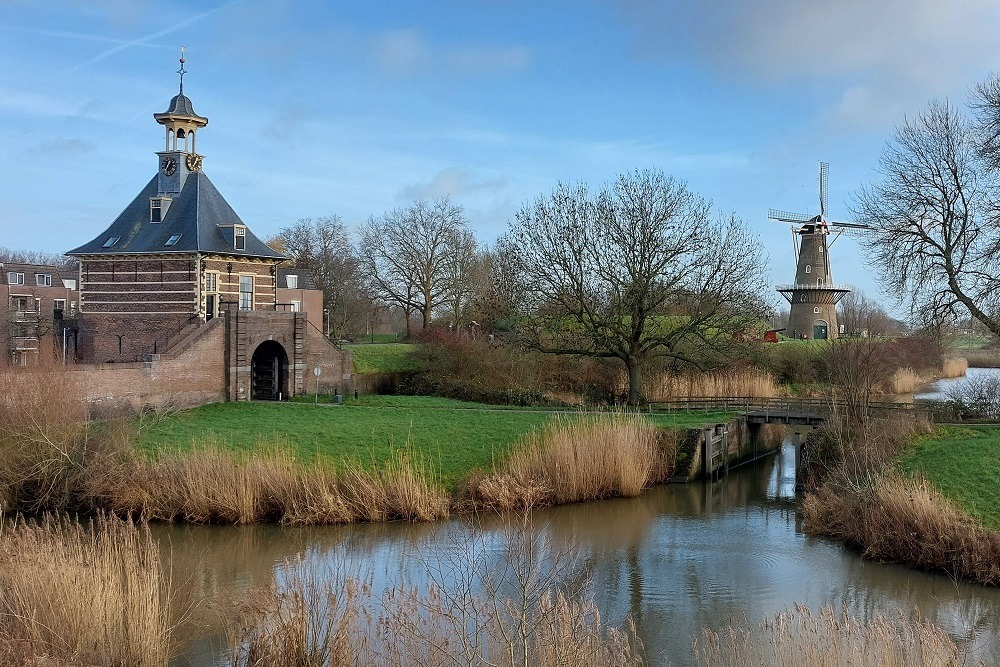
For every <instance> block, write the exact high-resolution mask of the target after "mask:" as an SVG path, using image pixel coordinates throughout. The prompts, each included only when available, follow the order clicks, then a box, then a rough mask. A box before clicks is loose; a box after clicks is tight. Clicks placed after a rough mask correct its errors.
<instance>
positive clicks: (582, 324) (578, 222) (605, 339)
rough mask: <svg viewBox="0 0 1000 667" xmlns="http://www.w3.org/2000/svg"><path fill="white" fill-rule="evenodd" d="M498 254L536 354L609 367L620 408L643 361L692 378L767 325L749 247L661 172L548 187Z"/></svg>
mask: <svg viewBox="0 0 1000 667" xmlns="http://www.w3.org/2000/svg"><path fill="white" fill-rule="evenodd" d="M503 245H504V247H505V248H507V249H508V250H509V251H510V252H511V253H512V254H513V256H514V259H515V261H516V267H517V270H518V273H519V275H520V279H521V288H520V290H521V291H522V293H523V294H524V295H525V297H526V298H525V300H524V302H523V304H522V306H523V310H522V313H523V319H522V327H521V331H522V332H523V333H526V334H527V335H528V338H529V340H530V342H531V343H532V344H533V345H534V346H535V347H537V348H538V349H540V350H542V351H544V352H552V353H556V354H574V355H583V356H590V357H609V358H616V359H620V360H621V361H622V363H623V364H624V365H625V367H626V368H627V369H628V379H629V398H628V400H629V402H630V403H632V404H637V403H639V402H640V401H641V400H642V396H643V387H642V367H643V364H644V363H645V362H646V361H647V360H649V359H651V358H654V357H669V358H671V359H673V360H675V362H677V363H681V364H693V365H695V366H698V367H703V366H704V365H705V363H706V361H707V360H708V359H709V357H710V356H712V355H713V354H718V353H720V352H725V351H726V350H728V349H731V348H732V347H733V345H734V344H735V341H736V339H737V338H739V337H740V335H741V334H743V333H744V332H746V331H747V330H748V329H749V328H751V327H758V326H759V324H760V322H761V321H763V320H765V319H766V316H767V314H768V312H769V310H770V309H769V308H768V307H767V305H766V304H765V303H764V302H763V298H762V296H763V295H764V294H765V293H767V288H766V284H765V280H764V276H763V268H764V262H763V261H762V258H761V253H760V246H759V244H758V243H757V242H756V241H755V240H754V239H752V238H751V237H750V235H749V233H748V232H747V230H746V227H745V225H744V224H743V223H742V221H740V220H738V219H737V218H736V217H735V216H730V217H726V218H721V219H713V217H712V214H711V206H710V204H709V203H708V202H707V201H706V200H704V199H702V198H701V197H699V196H698V195H696V194H694V193H693V192H691V191H690V190H688V189H687V186H686V185H685V184H683V183H680V182H678V181H676V180H674V179H673V178H669V177H667V176H665V175H664V174H663V172H661V171H655V170H647V171H637V172H633V173H628V174H623V175H621V176H619V177H618V179H617V180H616V181H615V182H614V183H612V184H610V185H609V186H607V187H605V188H604V189H602V190H601V191H600V192H598V193H597V194H591V193H590V191H589V190H588V189H587V187H586V186H583V185H580V186H575V187H571V186H566V185H559V186H558V187H557V188H556V190H555V191H554V192H553V193H552V194H551V195H549V196H547V197H545V196H543V197H539V198H538V199H536V200H535V201H534V202H532V203H530V204H527V205H526V206H525V207H524V208H523V209H521V211H520V212H519V213H518V214H517V217H516V219H515V221H513V222H512V223H511V227H510V231H509V232H508V234H507V237H506V239H505V240H504V244H503Z"/></svg>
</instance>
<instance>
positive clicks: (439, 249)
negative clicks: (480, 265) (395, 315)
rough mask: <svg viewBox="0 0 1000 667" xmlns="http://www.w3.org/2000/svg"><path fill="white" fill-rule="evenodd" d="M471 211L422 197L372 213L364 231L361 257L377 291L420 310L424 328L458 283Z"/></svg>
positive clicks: (408, 309)
mask: <svg viewBox="0 0 1000 667" xmlns="http://www.w3.org/2000/svg"><path fill="white" fill-rule="evenodd" d="M466 226H467V221H466V219H465V213H464V212H463V210H462V208H461V207H460V206H456V205H455V204H452V203H451V201H450V200H449V199H448V198H443V199H436V200H434V201H433V202H427V201H425V200H417V201H415V202H414V203H413V204H411V205H410V206H409V207H407V208H402V209H395V210H392V211H390V212H388V213H386V214H385V215H383V216H382V217H380V218H375V217H372V218H370V219H369V220H368V222H367V223H366V224H365V225H364V226H363V228H362V230H361V258H362V261H363V266H364V268H365V271H366V273H367V274H368V276H369V278H370V279H371V282H372V286H373V289H374V291H375V292H376V295H377V296H378V297H380V298H382V299H383V300H385V301H387V302H389V303H395V304H399V305H400V306H401V307H402V308H403V309H404V310H405V311H406V313H407V320H406V322H407V334H409V333H410V324H409V322H410V320H409V314H410V313H412V312H419V313H420V315H421V319H422V326H423V328H424V329H426V328H427V327H428V326H429V325H430V323H431V317H432V315H433V313H434V310H435V309H436V308H438V307H440V306H442V305H443V304H444V302H445V301H446V300H447V298H448V295H449V294H450V293H451V290H452V289H453V288H454V285H455V277H454V276H455V267H456V255H457V253H459V249H460V248H462V247H463V245H464V246H466V247H467V245H468V243H469V242H470V241H472V242H474V239H471V235H468V234H467V229H466Z"/></svg>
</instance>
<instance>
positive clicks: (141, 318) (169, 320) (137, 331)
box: [77, 313, 197, 363]
mask: <svg viewBox="0 0 1000 667" xmlns="http://www.w3.org/2000/svg"><path fill="white" fill-rule="evenodd" d="M196 319H197V317H196V316H194V315H160V314H151V315H113V314H109V315H103V314H95V313H82V314H80V315H79V316H78V318H77V324H78V334H77V336H78V338H77V359H78V360H79V361H81V362H83V363H107V362H115V363H120V362H134V361H141V360H142V359H143V358H144V357H145V356H146V355H147V354H161V353H163V352H165V351H166V350H167V348H168V347H169V345H170V342H171V339H172V338H173V337H175V336H176V335H177V334H178V333H179V332H180V331H181V330H182V329H184V327H186V326H187V325H189V324H190V323H192V322H193V321H194V320H196Z"/></svg>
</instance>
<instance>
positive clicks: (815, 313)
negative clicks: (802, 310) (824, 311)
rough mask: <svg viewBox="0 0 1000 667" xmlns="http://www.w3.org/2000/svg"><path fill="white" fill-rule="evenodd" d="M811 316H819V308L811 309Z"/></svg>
mask: <svg viewBox="0 0 1000 667" xmlns="http://www.w3.org/2000/svg"><path fill="white" fill-rule="evenodd" d="M813 315H819V306H815V307H813Z"/></svg>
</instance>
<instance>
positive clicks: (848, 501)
mask: <svg viewBox="0 0 1000 667" xmlns="http://www.w3.org/2000/svg"><path fill="white" fill-rule="evenodd" d="M801 511H802V518H803V530H805V532H807V533H809V534H812V535H827V536H831V537H836V538H838V539H841V540H843V541H844V542H845V543H847V544H848V545H849V546H851V547H854V548H856V549H858V550H859V551H860V552H861V555H862V556H863V557H865V558H871V559H873V560H878V561H883V562H900V563H906V564H908V565H910V566H912V567H916V568H919V569H923V570H929V571H932V572H941V573H944V574H947V575H949V576H951V577H953V578H955V579H963V580H968V581H973V582H976V583H979V584H983V585H988V586H996V585H1000V533H997V532H994V531H989V530H986V529H985V528H983V526H982V524H980V523H979V522H978V521H977V520H975V519H974V518H972V517H970V516H969V515H968V514H966V513H965V512H963V511H961V510H960V509H958V508H957V507H955V506H954V505H953V504H952V503H951V502H950V501H949V500H948V499H946V498H945V497H943V496H942V495H941V494H940V493H938V492H937V491H936V490H934V489H933V488H932V487H931V486H930V484H928V483H927V482H926V481H925V480H922V479H918V478H913V477H906V476H902V475H900V474H897V473H894V472H892V471H885V472H879V473H871V474H869V475H868V476H866V477H860V476H859V477H858V478H855V479H854V480H851V479H849V478H847V477H846V476H837V477H834V478H833V479H830V480H828V481H827V482H826V483H825V484H824V485H823V486H821V487H820V488H818V489H817V490H816V491H815V492H813V493H810V494H809V495H807V496H806V497H805V498H804V499H803V501H802V506H801Z"/></svg>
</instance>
